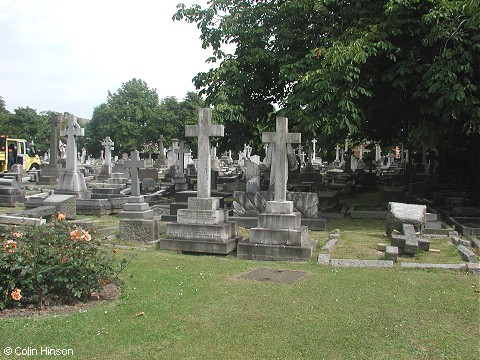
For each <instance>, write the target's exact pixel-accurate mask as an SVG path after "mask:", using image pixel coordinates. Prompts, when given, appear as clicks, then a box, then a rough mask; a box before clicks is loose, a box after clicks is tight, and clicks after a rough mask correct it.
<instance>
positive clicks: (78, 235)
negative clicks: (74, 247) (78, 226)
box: [70, 230, 82, 240]
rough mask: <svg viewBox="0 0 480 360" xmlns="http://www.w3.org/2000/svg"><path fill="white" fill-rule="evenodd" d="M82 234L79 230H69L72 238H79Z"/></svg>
mask: <svg viewBox="0 0 480 360" xmlns="http://www.w3.org/2000/svg"><path fill="white" fill-rule="evenodd" d="M81 237H82V235H81V234H80V231H78V230H73V231H71V232H70V238H71V239H72V240H80V239H81Z"/></svg>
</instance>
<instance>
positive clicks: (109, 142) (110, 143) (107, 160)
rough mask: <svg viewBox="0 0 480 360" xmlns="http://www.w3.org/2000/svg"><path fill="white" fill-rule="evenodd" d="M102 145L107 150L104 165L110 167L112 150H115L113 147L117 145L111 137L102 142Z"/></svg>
mask: <svg viewBox="0 0 480 360" xmlns="http://www.w3.org/2000/svg"><path fill="white" fill-rule="evenodd" d="M102 145H103V146H104V148H105V162H104V164H106V165H110V164H111V162H112V150H113V145H115V143H114V142H113V141H112V139H110V136H107V137H106V138H105V139H104V140H102Z"/></svg>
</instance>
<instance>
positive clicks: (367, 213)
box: [0, 109, 480, 336]
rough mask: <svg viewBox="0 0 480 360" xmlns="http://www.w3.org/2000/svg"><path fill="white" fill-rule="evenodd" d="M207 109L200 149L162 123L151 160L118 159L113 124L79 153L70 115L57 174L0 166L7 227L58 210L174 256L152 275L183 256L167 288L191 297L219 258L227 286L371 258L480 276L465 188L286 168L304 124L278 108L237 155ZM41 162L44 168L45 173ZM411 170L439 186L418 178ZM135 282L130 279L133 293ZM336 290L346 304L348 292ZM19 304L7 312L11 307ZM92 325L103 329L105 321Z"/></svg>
mask: <svg viewBox="0 0 480 360" xmlns="http://www.w3.org/2000/svg"><path fill="white" fill-rule="evenodd" d="M211 117H212V111H211V109H200V110H199V115H198V124H197V125H188V126H186V127H185V134H186V136H190V137H195V138H197V139H198V152H197V154H198V159H196V158H193V157H192V153H191V151H189V150H187V149H186V148H185V146H184V144H183V143H182V142H179V141H178V140H176V139H174V140H173V142H172V147H171V148H167V147H166V146H165V144H163V141H164V139H163V138H162V137H161V136H160V137H159V141H160V142H161V146H160V147H159V148H160V149H162V153H161V154H160V155H159V156H158V158H157V160H155V161H152V160H150V159H149V156H148V154H140V153H139V151H132V152H131V154H124V155H123V156H122V159H115V160H113V159H112V154H111V150H112V148H113V146H114V142H113V141H112V140H111V139H110V138H109V137H107V138H105V140H104V141H102V146H103V147H104V150H103V153H102V157H101V158H100V159H99V160H91V161H90V163H89V164H88V165H87V164H86V163H85V160H84V159H83V158H82V157H77V156H75V154H76V153H77V151H76V144H75V140H76V139H78V137H81V136H84V131H83V129H82V128H81V127H80V126H79V125H78V124H77V123H76V121H75V118H74V117H73V116H72V117H69V118H68V122H67V125H66V127H65V128H64V129H62V130H61V132H60V135H61V136H62V137H64V138H65V142H66V159H65V167H64V168H63V167H57V168H56V169H55V171H58V174H57V179H56V181H54V180H53V179H52V177H54V175H53V174H54V173H55V172H54V166H52V165H50V164H43V165H42V168H41V169H40V176H28V173H27V174H25V175H26V176H23V177H20V178H19V177H18V176H16V175H15V173H6V174H4V176H3V177H2V178H1V179H0V191H1V192H2V194H3V195H2V198H1V201H2V202H1V206H0V210H1V212H2V215H1V216H0V224H1V226H2V227H3V228H4V229H7V228H8V227H9V226H17V227H21V228H22V229H23V230H22V231H28V229H29V228H31V227H35V226H40V225H42V224H45V223H47V224H48V223H51V222H52V220H51V219H52V218H55V216H57V215H58V214H63V215H62V216H64V217H65V219H66V221H67V222H68V223H69V224H70V226H77V229H78V228H80V229H85V230H86V231H90V232H91V233H94V234H96V235H97V236H100V237H101V238H102V239H103V240H102V244H103V247H105V248H112V247H113V248H115V249H116V250H117V251H118V250H119V251H125V252H130V253H134V254H135V258H137V257H138V258H144V259H145V260H144V261H147V262H148V263H151V264H156V263H158V262H165V264H167V263H168V262H171V263H175V264H179V265H176V266H175V268H171V267H168V266H167V267H166V268H165V267H164V266H161V267H160V268H157V267H156V266H154V267H153V268H152V267H149V268H148V270H146V271H147V272H148V273H151V272H152V271H157V272H159V274H163V275H154V274H153V273H152V274H151V275H149V276H152V277H153V278H154V279H158V280H153V281H158V282H159V284H160V283H161V282H162V281H164V280H162V278H163V277H164V276H167V277H171V276H172V275H167V271H168V270H167V269H170V270H169V271H173V274H175V273H177V272H178V274H179V275H180V276H181V274H182V271H183V270H181V269H182V265H181V264H182V263H184V262H186V263H188V264H189V265H188V268H187V269H188V270H187V271H188V273H189V274H190V275H189V277H190V280H188V283H190V282H192V284H190V285H188V284H187V283H185V284H184V285H182V283H183V282H184V281H185V280H180V279H179V278H178V276H176V275H175V276H174V278H173V279H177V280H174V281H177V282H178V281H180V282H179V284H180V285H179V288H178V292H177V293H176V295H174V294H173V293H172V294H171V296H172V300H170V301H174V302H179V301H183V300H182V298H183V297H184V296H185V295H187V294H189V296H192V295H193V293H192V290H193V288H192V287H191V286H193V283H197V285H195V286H200V282H201V281H203V280H201V279H205V277H212V276H215V277H216V278H217V280H215V281H219V279H218V277H219V276H220V274H219V273H217V274H214V275H212V274H211V272H210V271H212V270H206V269H208V268H211V267H212V266H214V267H216V266H217V265H213V263H217V262H218V261H222V260H223V261H222V263H223V267H224V269H223V270H221V271H222V272H226V273H227V274H229V276H228V277H227V278H225V279H223V280H222V281H221V283H222V284H223V285H221V287H222V288H223V287H225V289H228V287H229V285H228V284H229V282H230V281H233V280H232V279H235V280H234V282H233V283H234V284H237V283H238V284H241V283H242V281H247V283H248V284H251V286H253V288H256V287H257V285H255V283H257V282H258V283H259V284H261V283H264V284H291V285H292V286H293V285H294V284H302V283H303V282H309V281H313V280H312V279H315V278H317V277H318V276H327V277H329V278H332V276H334V275H333V274H336V273H337V271H340V272H341V274H344V276H345V275H347V274H351V275H352V276H354V277H356V276H361V277H368V276H371V274H370V273H369V272H368V271H375V275H374V278H376V279H378V281H384V280H381V279H382V278H383V277H391V276H393V277H394V278H395V279H396V280H395V282H398V281H399V279H400V278H405V277H406V278H412V277H413V278H414V279H415V278H422V277H424V276H427V275H428V274H429V273H424V272H425V270H426V269H427V270H436V271H441V272H443V273H440V274H438V273H435V274H436V276H439V278H441V279H442V280H441V281H448V280H446V279H447V278H449V277H452V276H455V275H453V274H454V273H457V274H462V275H461V276H462V277H464V276H465V281H470V282H472V283H477V284H478V276H479V274H480V267H479V263H478V256H479V254H480V252H479V245H480V240H479V238H478V234H479V226H478V209H475V208H472V207H467V208H465V207H460V208H459V207H458V205H462V204H464V203H466V202H467V201H468V197H469V196H470V195H471V194H468V193H457V192H446V191H444V190H442V188H441V186H440V184H436V183H435V182H434V181H435V180H434V178H432V177H431V176H429V175H425V176H423V174H410V175H408V176H406V175H402V171H392V169H391V166H386V167H382V166H380V167H378V168H377V170H376V171H375V172H373V171H371V172H369V174H370V175H369V176H368V177H367V176H365V174H363V172H362V175H363V176H362V177H359V174H358V173H357V172H356V171H353V172H352V171H345V166H346V163H344V164H341V163H338V164H337V163H335V162H334V163H332V164H329V163H326V162H322V163H321V165H318V164H317V166H312V163H311V162H309V161H308V158H307V160H306V162H305V165H303V166H300V167H299V170H298V172H294V171H292V170H290V169H289V168H288V153H289V146H291V145H292V144H299V143H301V142H302V140H301V134H299V133H290V132H289V131H288V119H287V118H282V117H278V118H277V123H276V129H275V130H274V131H273V132H267V133H264V134H263V136H262V141H263V142H264V143H266V144H268V146H269V147H271V149H273V151H272V152H273V154H274V155H273V156H272V159H270V160H269V161H270V163H269V164H265V162H264V160H263V159H262V156H256V155H255V154H252V152H251V148H249V146H247V145H245V147H244V148H245V149H244V152H242V153H241V154H238V155H237V156H232V152H228V153H225V154H224V155H222V156H221V157H220V158H215V157H216V151H214V148H213V147H212V144H211V139H212V138H215V137H221V136H224V127H223V126H222V125H212V123H211ZM73 134H75V136H73ZM52 136H53V135H52ZM56 143H57V142H56V141H55V142H52V144H56ZM313 144H315V143H313ZM337 150H338V147H337ZM54 153H55V146H52V149H51V154H54ZM142 157H143V159H142ZM337 157H338V156H337ZM351 160H352V161H351V162H350V164H352V163H353V162H357V163H358V160H356V159H355V158H354V157H353V156H352V159H351ZM391 161H392V162H393V161H395V160H391ZM397 161H398V159H397ZM278 164H280V165H278ZM282 164H283V165H282ZM398 168H400V169H401V168H402V163H401V162H399V163H398V164H397V165H396V169H398ZM43 169H46V173H47V174H49V175H43ZM352 170H353V169H352ZM362 171H363V170H362ZM46 176H48V177H49V180H48V181H45V180H44V179H45V178H46ZM367 178H368V179H367ZM359 179H360V180H359ZM418 180H420V181H421V184H426V183H428V182H431V181H433V182H434V184H435V185H434V186H433V187H430V186H425V187H421V186H420V185H418V183H417V182H416V181H418ZM415 189H417V190H415ZM418 189H423V190H422V191H418ZM459 195H461V196H459ZM459 215H461V216H459ZM467 215H473V217H468V216H467ZM461 224H463V225H461ZM195 255H196V256H195ZM225 261H226V262H225ZM197 262H198V265H199V267H198V269H201V270H200V271H197V272H196V273H197V275H196V279H194V278H192V276H193V274H192V273H191V271H194V272H195V270H193V269H197ZM130 266H132V267H133V269H136V268H137V267H138V266H139V265H135V259H134V260H132V263H131V264H130ZM190 268H191V269H190ZM376 269H378V270H376ZM388 269H390V271H389V272H388ZM137 271H138V270H137ZM142 271H145V270H142ZM366 271H367V272H366ZM379 271H380V273H379ZM385 271H387V272H385ZM391 271H395V272H394V273H392V272H391ZM412 271H420V273H412ZM198 274H199V275H198ZM321 274H323V275H321ZM354 274H355V275H354ZM393 274H394V275H393ZM158 276H160V277H158ZM397 276H398V277H399V278H397ZM457 276H458V275H457ZM318 281H320V283H321V282H322V280H320V279H318ZM332 281H333V278H332ZM363 281H367V280H363ZM414 281H415V280H414ZM126 283H127V284H128V283H130V281H128V280H127V281H126ZM129 286H131V285H127V288H126V289H125V290H124V291H126V293H127V294H128V293H131V295H130V296H134V295H133V294H134V291H133V292H132V290H131V289H130V290H128V289H129ZM296 286H301V285H296ZM331 286H336V285H333V284H332V285H331ZM405 286H407V287H408V286H409V285H405ZM301 287H302V291H304V292H306V293H307V294H308V292H309V291H307V290H306V288H305V287H304V286H301ZM174 288H175V287H174ZM414 288H415V289H416V290H415V291H419V290H418V289H417V287H416V286H415V287H414ZM282 289H283V288H279V289H273V288H271V287H269V292H271V293H272V294H276V293H278V294H281V293H282V292H283V291H284V290H285V289H283V290H282ZM365 290H366V289H363V291H365ZM175 291H176V290H175ZM196 291H198V288H197V289H195V292H196ZM252 291H253V289H252ZM412 291H413V290H412ZM475 291H478V287H476V290H475ZM262 292H263V290H262ZM201 293H203V291H202V292H201ZM226 294H228V290H226ZM247 294H248V293H246V294H245V295H243V296H247V297H248V296H249V295H247ZM105 296H106V295H105ZM116 296H118V294H117V295H116ZM202 296H207V295H206V294H204V295H202ZM272 296H274V295H272ZM280 296H282V295H280ZM342 296H344V295H342ZM289 297H290V298H292V296H291V295H290V296H289ZM105 298H108V296H106V297H105ZM293 298H296V299H297V300H294V301H293V302H294V303H295V302H296V301H299V306H306V304H302V301H301V298H300V297H297V296H293ZM467 298H468V297H467ZM120 299H122V297H121V296H120ZM236 300H238V299H236ZM350 300H351V299H350ZM350 300H349V301H350ZM111 301H112V300H111ZM116 301H118V300H113V303H115V302H116ZM164 301H165V300H164ZM243 301H247V298H245V299H243ZM270 301H273V299H270ZM335 301H338V299H337V300H335ZM341 301H342V302H343V306H347V305H346V303H345V301H347V298H345V299H343V300H341ZM362 301H364V300H362ZM438 301H440V299H439V300H438ZM121 302H122V300H120V303H121ZM108 303H109V302H107V303H106V305H101V306H100V307H101V308H105V309H109V310H105V313H107V311H113V310H114V308H112V307H111V306H112V305H108ZM235 303H237V302H235ZM80 304H83V303H80ZM86 304H87V303H85V306H86V307H85V309H87V308H88V307H87V305H86ZM278 305H280V304H278ZM78 306H80V308H81V307H82V305H77V306H76V307H75V308H77V307H78ZM113 306H115V305H113ZM281 306H284V305H281ZM348 306H352V305H351V304H349V305H348ZM436 306H440V305H439V304H437V305H436ZM442 306H443V305H442ZM314 307H315V306H314ZM314 307H312V309H313V308H314ZM52 308H55V307H52ZM140 310H142V311H140ZM472 310H473V309H472ZM6 311H7V312H6V314H9V312H8V310H6ZM38 311H39V312H38V314H39V313H41V311H40V310H38ZM79 311H82V310H81V309H80V310H79ZM87 311H88V310H85V312H87ZM155 311H160V312H162V311H164V310H160V309H158V310H155ZM263 311H264V312H265V313H266V314H268V311H267V310H266V309H263ZM151 312H152V308H151V307H150V308H146V309H140V308H138V312H137V313H136V314H134V316H135V317H136V316H138V317H143V316H147V314H149V315H148V316H151V315H150V314H151ZM16 313H17V312H15V311H12V312H11V314H12V316H13V314H16ZM32 313H33V314H35V311H33V312H32ZM20 314H21V312H20ZM26 314H29V313H28V312H27V313H26ZM37 316H39V315H37ZM198 321H200V319H199V320H198ZM214 321H217V320H214ZM385 325H386V329H388V325H387V324H385ZM204 326H206V325H205V324H204ZM209 326H213V325H209ZM394 326H397V325H394ZM100 334H104V335H106V334H107V330H100ZM102 336H103V335H102Z"/></svg>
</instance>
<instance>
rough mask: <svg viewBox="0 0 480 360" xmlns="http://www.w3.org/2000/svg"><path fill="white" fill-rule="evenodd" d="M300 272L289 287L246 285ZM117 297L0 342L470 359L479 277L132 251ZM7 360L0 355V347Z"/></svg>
mask: <svg viewBox="0 0 480 360" xmlns="http://www.w3.org/2000/svg"><path fill="white" fill-rule="evenodd" d="M257 267H269V268H276V269H295V270H300V271H305V272H306V273H307V276H305V277H304V278H303V279H302V280H300V281H298V282H296V283H294V284H273V283H265V282H255V281H247V280H241V279H239V278H238V276H239V275H240V274H243V273H245V272H246V271H249V270H252V269H254V268H257ZM128 270H129V271H130V272H131V273H132V278H127V277H126V278H124V280H125V284H124V291H123V295H122V296H121V297H120V298H119V299H118V300H115V301H113V302H109V303H105V304H103V305H102V306H100V307H98V308H93V309H89V310H87V311H77V312H76V313H73V314H70V315H64V316H57V317H54V316H48V317H45V318H7V319H2V320H0V344H2V345H3V346H4V347H5V346H10V347H20V348H27V347H32V348H40V347H42V346H43V347H46V346H49V347H52V348H71V349H73V350H74V353H75V358H79V359H87V358H88V359H141V358H147V359H180V358H181V359H214V358H218V359H300V358H302V359H354V358H355V359H391V358H397V359H419V358H422V359H452V358H458V359H474V358H477V355H478V345H479V343H478V315H479V309H478V293H476V292H475V290H478V278H476V277H474V276H472V275H470V274H466V273H452V272H448V271H418V270H399V269H390V270H380V269H358V268H357V269H348V268H331V267H321V266H318V265H316V263H315V261H313V260H312V261H310V262H307V263H291V262H257V261H241V260H238V259H236V258H235V257H233V256H226V257H217V256H193V255H182V254H175V253H173V252H168V251H157V250H155V249H153V248H149V249H148V250H147V251H142V252H138V254H137V256H136V257H135V259H134V261H133V262H132V263H131V265H130V267H129V269H128ZM0 350H2V349H0Z"/></svg>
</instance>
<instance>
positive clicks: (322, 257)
mask: <svg viewBox="0 0 480 360" xmlns="http://www.w3.org/2000/svg"><path fill="white" fill-rule="evenodd" d="M317 262H318V264H319V265H328V264H329V263H330V254H318V258H317Z"/></svg>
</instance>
